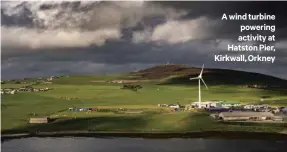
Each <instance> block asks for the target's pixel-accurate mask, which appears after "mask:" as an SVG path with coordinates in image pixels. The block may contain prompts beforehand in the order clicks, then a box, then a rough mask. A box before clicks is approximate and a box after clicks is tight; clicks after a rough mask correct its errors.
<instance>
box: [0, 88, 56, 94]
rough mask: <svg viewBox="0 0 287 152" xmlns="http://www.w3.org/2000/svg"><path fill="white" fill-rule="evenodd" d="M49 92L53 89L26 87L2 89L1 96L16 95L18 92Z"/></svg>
mask: <svg viewBox="0 0 287 152" xmlns="http://www.w3.org/2000/svg"><path fill="white" fill-rule="evenodd" d="M49 90H51V88H33V87H32V86H25V87H21V88H4V89H1V94H15V93H17V92H40V91H49Z"/></svg>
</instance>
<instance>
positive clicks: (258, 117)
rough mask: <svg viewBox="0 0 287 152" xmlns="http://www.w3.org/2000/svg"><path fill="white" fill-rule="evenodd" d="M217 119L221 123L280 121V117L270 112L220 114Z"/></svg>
mask: <svg viewBox="0 0 287 152" xmlns="http://www.w3.org/2000/svg"><path fill="white" fill-rule="evenodd" d="M218 118H219V119H220V120H223V121H248V120H249V121H282V118H281V117H279V116H274V114H272V113H271V112H241V111H234V112H221V113H220V114H219V115H218Z"/></svg>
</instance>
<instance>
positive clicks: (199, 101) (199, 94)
mask: <svg viewBox="0 0 287 152" xmlns="http://www.w3.org/2000/svg"><path fill="white" fill-rule="evenodd" d="M203 68H204V64H203V65H202V68H201V71H200V74H199V75H198V76H197V77H195V78H190V79H189V80H197V79H198V104H199V105H198V108H201V90H200V81H202V82H203V84H204V85H205V87H206V89H208V87H207V85H206V83H205V82H204V80H203V79H202V72H203Z"/></svg>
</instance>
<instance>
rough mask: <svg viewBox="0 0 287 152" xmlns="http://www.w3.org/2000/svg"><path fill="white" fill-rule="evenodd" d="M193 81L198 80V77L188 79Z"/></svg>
mask: <svg viewBox="0 0 287 152" xmlns="http://www.w3.org/2000/svg"><path fill="white" fill-rule="evenodd" d="M195 79H199V78H198V77H195V78H189V80H195Z"/></svg>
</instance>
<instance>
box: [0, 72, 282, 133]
mask: <svg viewBox="0 0 287 152" xmlns="http://www.w3.org/2000/svg"><path fill="white" fill-rule="evenodd" d="M119 77H124V76H119V75H114V76H91V75H87V76H70V77H62V78H57V79H54V80H53V83H52V84H45V85H44V84H38V85H33V87H35V88H46V87H48V88H52V89H53V90H51V91H48V92H21V93H17V94H15V95H2V96H1V100H2V101H1V104H2V109H1V110H2V122H1V123H2V130H1V131H2V132H3V133H8V132H28V131H35V130H40V131H67V130H69V131H78V130H86V131H144V132H157V131H158V132H167V131H172V132H182V131H210V130H220V131H227V130H236V131H272V132H279V131H282V130H284V128H287V126H286V125H271V126H270V125H262V124H261V125H255V126H254V125H232V124H220V123H218V122H215V121H214V120H212V119H211V118H210V117H209V115H208V114H207V113H204V112H188V111H183V112H172V111H171V110H170V109H168V108H159V107H157V104H161V103H162V104H163V103H166V104H176V103H177V102H179V103H180V104H181V105H186V104H190V103H191V102H194V101H197V99H198V87H197V85H196V84H190V85H176V84H173V85H158V84H157V83H156V82H155V81H153V82H145V83H137V84H141V85H142V87H143V88H142V89H140V90H139V91H137V92H135V91H131V90H124V89H120V88H121V87H122V84H113V83H108V82H106V81H109V80H114V79H116V78H119ZM30 81H31V80H30ZM207 83H208V82H207ZM25 85H27V84H12V83H10V82H7V83H6V84H2V88H13V87H14V88H17V87H20V86H25ZM261 96H270V97H269V98H267V99H266V100H265V101H264V102H262V103H268V104H271V105H274V106H287V94H286V92H282V91H272V90H262V89H251V88H246V87H244V86H243V85H210V86H209V89H208V90H207V89H205V88H203V89H202V100H226V101H238V102H241V103H260V100H259V99H260V97H261ZM63 97H64V98H73V99H71V100H68V99H64V98H63ZM70 107H97V108H99V109H101V108H103V109H116V108H126V109H136V110H142V111H143V113H139V114H126V113H114V112H71V111H68V108H70ZM35 116H50V117H52V118H57V119H56V121H54V122H52V123H50V124H43V125H30V124H28V119H29V118H30V117H35Z"/></svg>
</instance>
